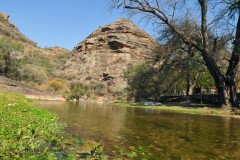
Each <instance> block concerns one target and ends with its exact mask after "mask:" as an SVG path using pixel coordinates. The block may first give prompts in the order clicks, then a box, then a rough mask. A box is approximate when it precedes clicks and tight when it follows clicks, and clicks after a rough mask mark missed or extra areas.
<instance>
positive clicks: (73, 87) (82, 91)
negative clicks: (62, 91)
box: [67, 82, 92, 100]
mask: <svg viewBox="0 0 240 160" xmlns="http://www.w3.org/2000/svg"><path fill="white" fill-rule="evenodd" d="M91 95H92V92H91V90H90V89H89V88H88V87H87V86H85V85H83V84H81V83H76V82H75V83H72V84H70V92H69V93H68V95H67V99H68V100H73V99H76V100H79V99H80V97H82V96H87V97H90V96H91Z"/></svg>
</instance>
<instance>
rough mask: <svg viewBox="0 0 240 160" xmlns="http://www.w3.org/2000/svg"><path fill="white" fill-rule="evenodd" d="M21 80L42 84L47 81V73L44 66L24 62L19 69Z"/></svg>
mask: <svg viewBox="0 0 240 160" xmlns="http://www.w3.org/2000/svg"><path fill="white" fill-rule="evenodd" d="M20 73H21V74H20V76H21V80H23V81H26V82H34V83H37V84H42V83H45V82H47V80H48V75H47V72H46V70H45V69H44V68H42V67H39V66H36V65H33V64H26V65H24V66H23V67H22V68H21V70H20Z"/></svg>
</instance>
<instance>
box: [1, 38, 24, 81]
mask: <svg viewBox="0 0 240 160" xmlns="http://www.w3.org/2000/svg"><path fill="white" fill-rule="evenodd" d="M22 52H23V46H22V45H21V44H20V43H19V42H16V41H13V40H11V39H9V38H0V75H2V76H6V77H8V78H12V79H15V80H19V78H20V72H19V70H20V68H21V63H20V57H21V54H22Z"/></svg>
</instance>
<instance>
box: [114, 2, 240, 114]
mask: <svg viewBox="0 0 240 160" xmlns="http://www.w3.org/2000/svg"><path fill="white" fill-rule="evenodd" d="M113 1H114V4H115V6H117V7H124V8H125V9H127V10H131V11H134V13H141V14H143V16H144V17H148V18H150V19H153V20H154V22H159V23H161V24H162V25H165V26H167V27H169V28H171V30H172V32H173V33H175V34H176V35H177V36H178V37H179V38H181V39H182V41H183V42H184V43H186V45H188V46H190V47H194V48H195V49H196V50H198V51H199V52H200V53H201V56H202V58H203V59H204V62H205V64H206V66H207V68H208V70H209V72H210V73H211V75H212V77H213V79H214V82H215V85H216V88H217V91H218V101H219V104H220V106H221V107H222V108H224V109H227V110H230V109H231V108H232V107H238V106H239V104H238V99H237V95H236V83H235V79H236V75H237V69H238V66H239V58H240V15H239V12H235V11H236V10H238V9H239V8H240V4H239V3H240V2H239V1H236V0H227V1H226V0H216V1H214V2H213V1H208V0H196V1H195V3H196V4H198V6H197V7H196V6H194V4H192V3H193V2H189V3H190V4H188V2H187V1H185V0H113ZM183 6H185V8H186V9H185V11H186V12H184V11H183V8H181V7H183ZM210 7H211V12H212V13H214V11H215V13H217V14H216V15H215V17H217V18H215V19H213V18H210V16H209V14H208V12H210V11H209V8H210ZM214 9H215V10H214ZM197 10H198V11H199V12H197ZM193 12H195V13H193ZM185 13H192V14H196V13H200V15H199V17H200V18H201V20H200V22H199V23H200V30H199V33H200V36H197V37H196V35H191V34H186V32H184V31H183V30H182V29H181V28H179V27H178V25H177V21H178V20H179V19H181V15H183V14H185ZM229 13H230V14H229ZM227 14H228V15H231V17H235V18H237V24H236V25H233V28H234V30H235V36H234V41H233V42H234V43H233V44H232V45H233V47H232V51H231V56H230V59H229V60H228V61H229V63H228V64H227V65H228V66H227V69H226V70H225V71H224V70H222V69H221V67H219V65H218V63H217V61H216V59H215V57H214V53H217V52H218V50H216V46H217V44H218V39H216V40H215V42H211V41H210V38H209V36H210V35H209V33H210V32H209V31H210V30H211V29H213V28H214V27H213V26H214V24H215V22H220V21H221V20H223V19H226V17H227V16H226V15H227ZM175 17H176V18H175ZM231 17H230V18H231ZM228 18H229V17H228ZM210 21H211V22H210ZM196 23H197V21H196ZM222 25H225V26H226V25H229V24H224V23H223V24H222ZM225 28H228V27H225ZM221 32H224V30H221ZM199 37H200V39H199Z"/></svg>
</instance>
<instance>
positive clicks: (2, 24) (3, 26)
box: [0, 12, 36, 46]
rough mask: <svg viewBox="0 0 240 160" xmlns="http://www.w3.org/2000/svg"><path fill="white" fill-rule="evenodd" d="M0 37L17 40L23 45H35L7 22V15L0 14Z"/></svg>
mask: <svg viewBox="0 0 240 160" xmlns="http://www.w3.org/2000/svg"><path fill="white" fill-rule="evenodd" d="M0 35H3V36H6V37H9V38H12V39H14V40H19V41H22V42H24V43H27V44H30V45H32V46H36V43H35V42H33V41H32V40H30V39H29V38H27V37H26V36H24V35H23V34H22V33H20V32H19V30H18V28H17V27H16V26H15V25H14V24H13V23H11V22H10V21H9V15H8V14H5V13H1V12H0Z"/></svg>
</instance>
